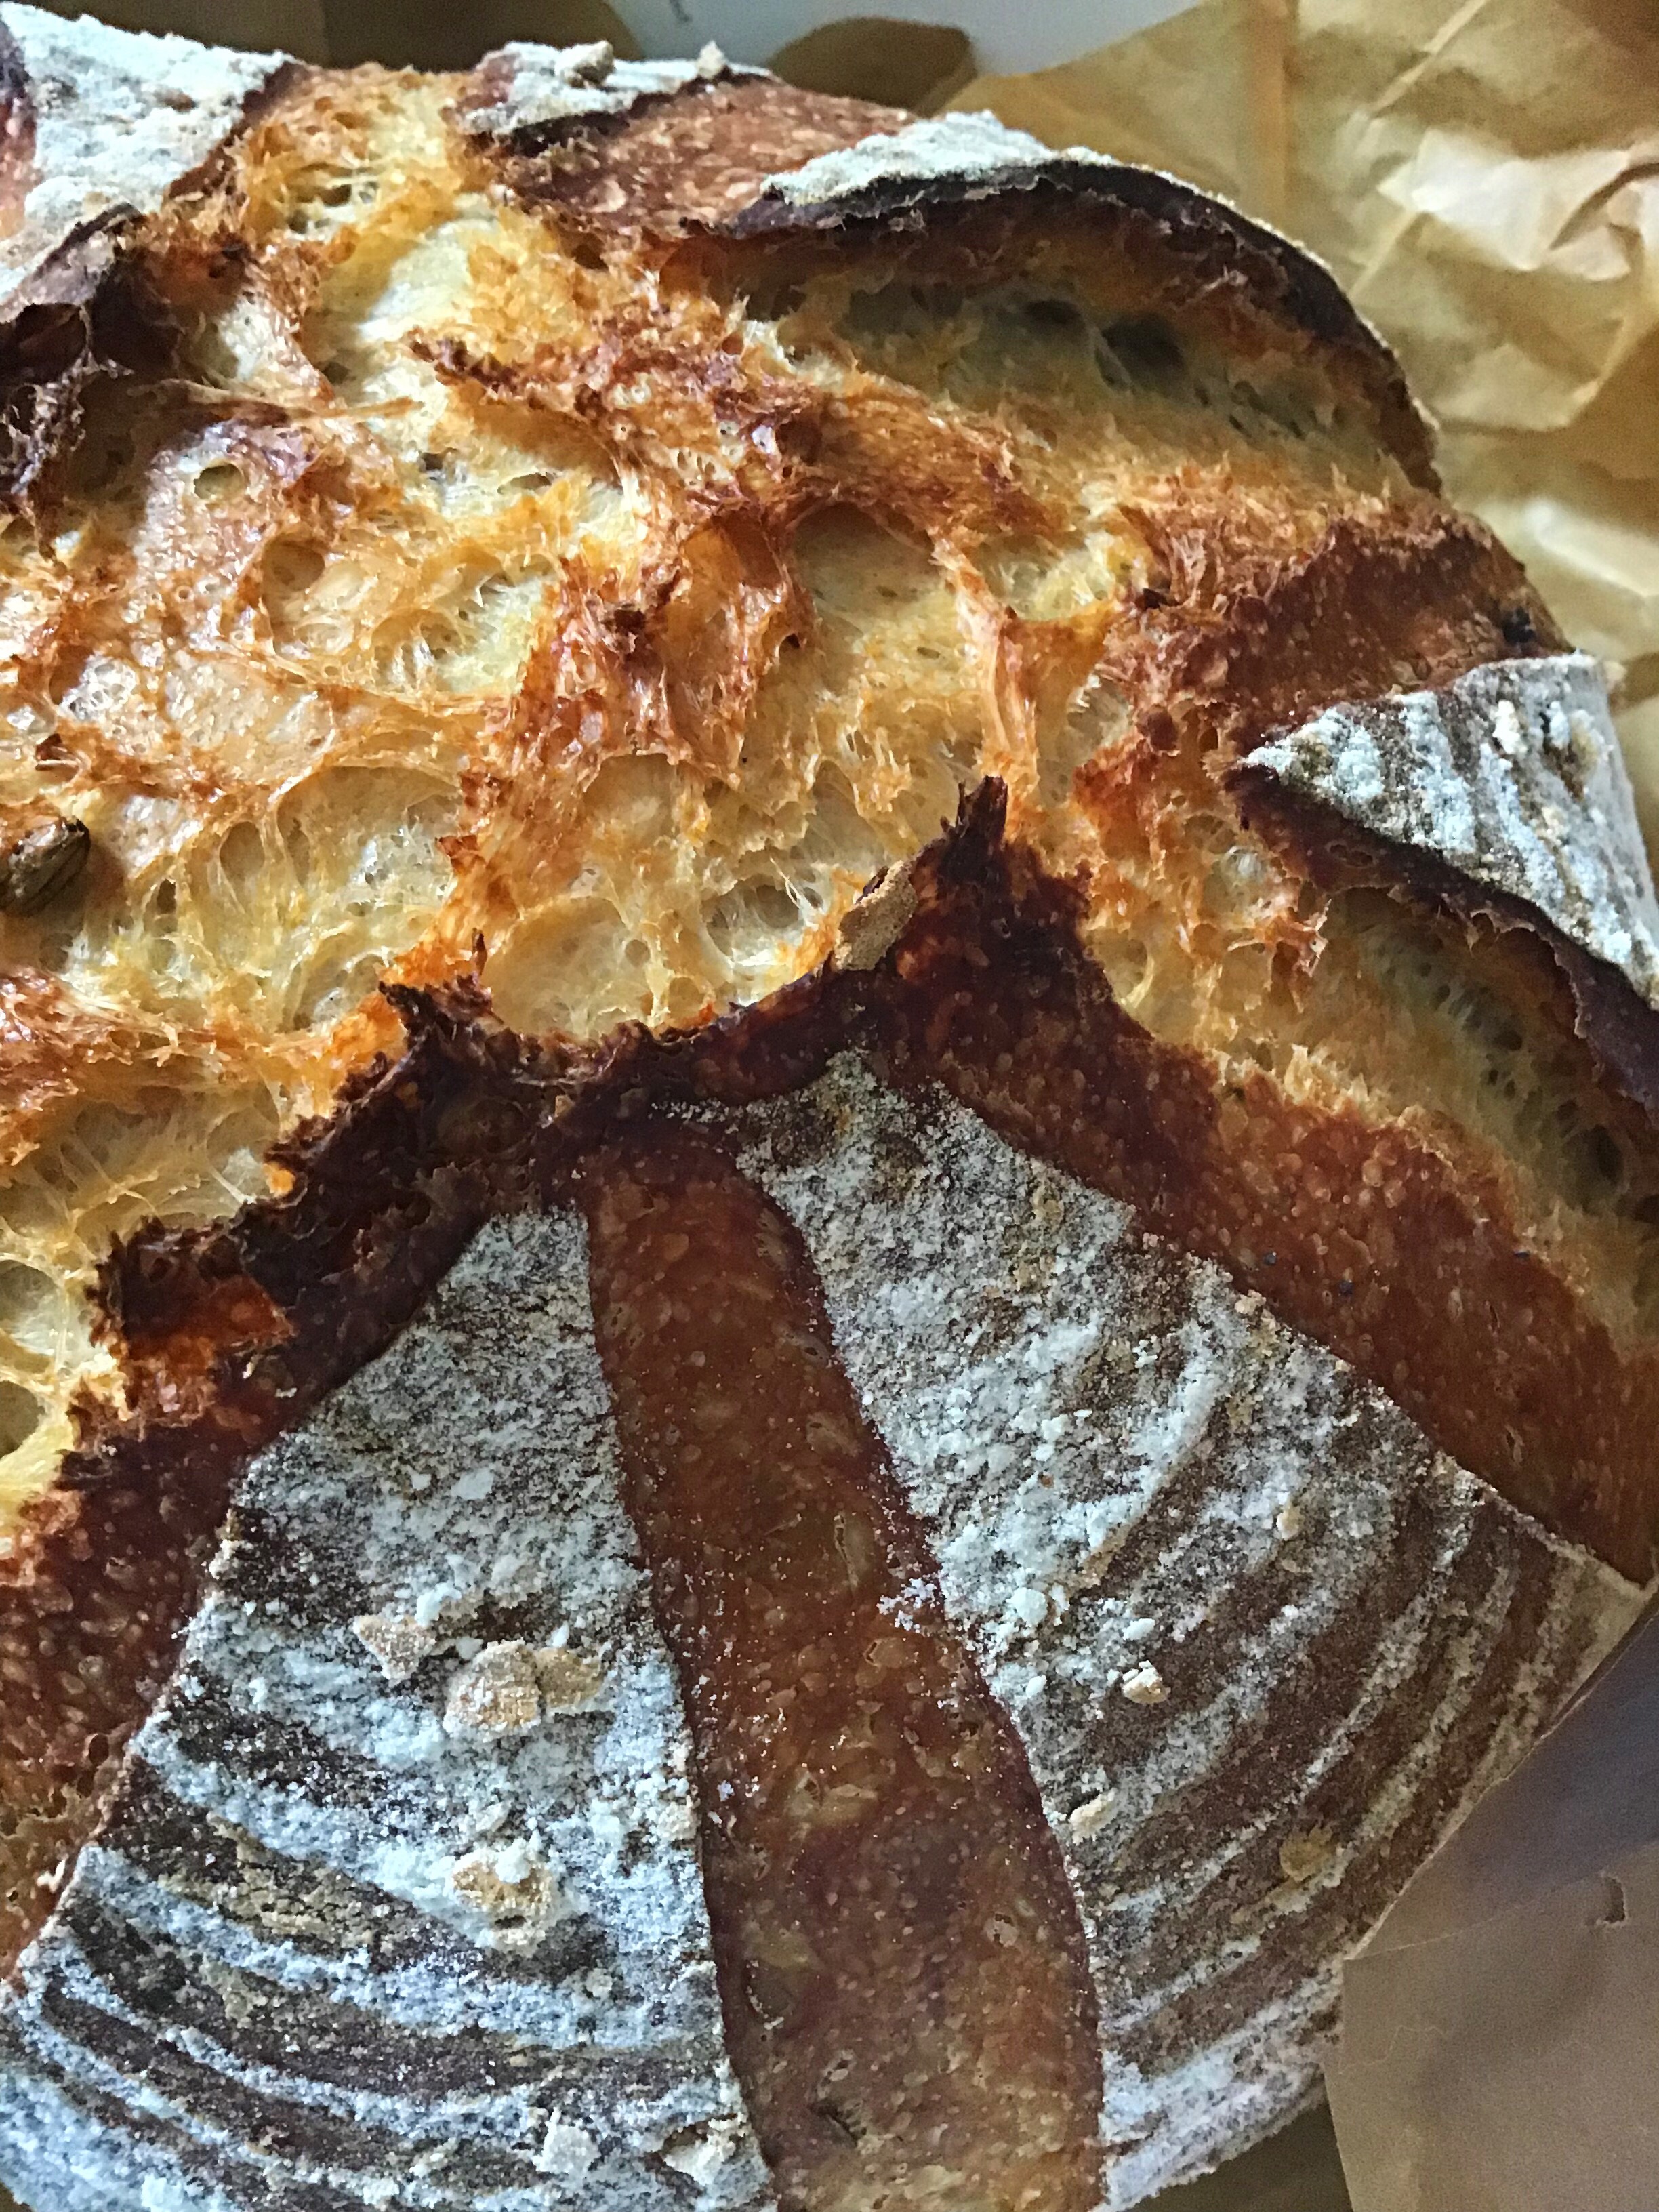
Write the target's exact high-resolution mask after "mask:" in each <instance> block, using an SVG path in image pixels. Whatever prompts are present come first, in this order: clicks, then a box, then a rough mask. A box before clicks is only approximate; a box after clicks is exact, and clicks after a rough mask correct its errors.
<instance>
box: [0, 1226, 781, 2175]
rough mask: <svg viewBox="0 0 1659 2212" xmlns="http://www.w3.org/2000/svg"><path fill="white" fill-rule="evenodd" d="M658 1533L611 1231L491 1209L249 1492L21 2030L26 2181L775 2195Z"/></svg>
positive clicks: (16, 2140) (18, 2017)
mask: <svg viewBox="0 0 1659 2212" xmlns="http://www.w3.org/2000/svg"><path fill="white" fill-rule="evenodd" d="M633 1551H634V1545H633V1539H632V1534H631V1532H630V1530H629V1528H628V1525H627V1522H626V1520H625V1518H624V1516H623V1510H622V1506H621V1503H620V1499H619V1498H618V1495H617V1483H616V1461H615V1456H614V1447H613V1444H612V1441H611V1429H610V1423H609V1419H608V1414H607V1406H606V1398H605V1384H604V1381H603V1378H602V1376H601V1375H600V1372H599V1361H598V1357H597V1354H596V1352H595V1349H594V1345H593V1336H592V1323H591V1321H590V1319H589V1312H588V1301H587V1290H586V1253H585V1249H584V1240H583V1237H582V1231H581V1226H580V1220H579V1219H578V1218H577V1217H575V1216H574V1214H571V1213H568V1212H567V1213H564V1214H562V1215H561V1216H559V1217H557V1218H552V1219H549V1218H538V1217H535V1216H530V1217H525V1218H519V1219H517V1220H513V1221H505V1222H497V1223H495V1224H493V1225H490V1226H489V1227H488V1228H486V1229H484V1230H483V1231H482V1232H481V1233H480V1234H479V1236H478V1237H477V1239H476V1240H475V1241H474V1242H473V1243H472V1244H471V1247H470V1249H468V1250H467V1252H466V1253H465V1255H464V1257H463V1258H462V1259H461V1260H460V1261H459V1263H458V1264H457V1265H456V1266H455V1267H454V1268H453V1270H452V1271H451V1272H450V1273H449V1274H448V1275H447V1278H446V1279H445V1280H444V1281H443V1283H442V1285H441V1287H440V1288H439V1289H438V1290H437V1291H436V1292H435V1294H434V1296H433V1297H432V1298H431V1299H430V1300H429V1302H428V1304H427V1305H426V1306H425V1308H424V1309H423V1310H422V1314H421V1316H420V1317H419V1318H418V1320H416V1322H414V1323H412V1324H411V1326H410V1328H407V1329H406V1330H405V1331H404V1334H403V1335H402V1336H401V1337H400V1338H399V1339H398V1342H397V1344H396V1345H395V1346H393V1347H392V1349H391V1350H390V1351H389V1352H386V1353H385V1354H384V1355H383V1356H382V1357H381V1358H380V1359H379V1360H377V1361H375V1362H374V1363H373V1364H370V1365H369V1366H368V1367H366V1368H364V1369H363V1370H362V1372H361V1373H360V1374H359V1375H357V1376H356V1377H355V1378H354V1380H353V1381H351V1382H350V1383H347V1384H346V1385H345V1386H344V1387H343V1389H340V1390H338V1391H337V1393H336V1394H335V1395H333V1396H332V1397H331V1398H330V1399H329V1401H327V1403H326V1405H325V1407H323V1408H322V1409H321V1411H319V1413H317V1414H316V1415H315V1416H314V1417H313V1419H311V1420H310V1421H309V1422H308V1423H307V1425H306V1426H305V1427H304V1429H303V1430H301V1431H300V1432H299V1433H297V1434H295V1435H293V1436H290V1437H288V1438H286V1439H284V1441H283V1442H282V1443H279V1444H277V1445H276V1446H275V1447H274V1448H273V1449H271V1450H270V1451H269V1452H268V1453H266V1454H265V1455H264V1456H263V1457H262V1458H261V1459H259V1460H258V1462H256V1463H255V1465H254V1467H253V1468H252V1470H251V1472H250V1474H249V1475H248V1477H247V1480H246V1482H245V1483H244V1484H243V1485H242V1486H241V1487H240V1490H239V1492H238V1494H237V1499H236V1505H235V1510H234V1517H233V1519H232V1522H230V1524H229V1528H228V1534H227V1538H226V1541H225V1544H224V1546H223V1548H222V1552H221V1553H220V1556H219V1558H218V1559H217V1561H216V1565H215V1568H214V1573H213V1578H212V1582H211V1584H210V1592H209V1595H208V1597H207V1601H206V1602H205V1604H204V1607H203V1608H202V1610H201V1612H200V1613H199V1614H198V1615H197V1619H196V1620H195V1622H194V1624H193V1626H192V1627H191V1633H190V1636H189V1638H188V1639H187V1641H186V1644H185V1650H184V1652H183V1655H182V1658H181V1662H180V1666H179V1672H178V1673H177V1674H176V1675H175V1676H174V1677H173V1683H172V1686H171V1688H170V1691H169V1693H168V1696H167V1700H166V1701H165V1703H164V1705H162V1707H161V1709H160V1710H159V1711H157V1712H156V1713H155V1716H154V1717H152V1719H151V1720H150V1722H149V1725H148V1727H147V1728H146V1729H145V1730H144V1732H143V1735H142V1736H141V1737H140V1739H139V1741H138V1742H137V1745H136V1747H135V1750H134V1756H133V1758H132V1760H131V1763H130V1764H129V1766H128V1769H127V1772H126V1777H125V1782H124V1784H123V1788H122V1791H121V1795H120V1796H119V1798H118V1802H117V1804H116V1806H115V1808H114V1810H113V1812H112V1816H111V1819H110V1821H109V1823H108V1825H107V1826H106V1828H105V1830H104V1831H103V1833H102V1835H101V1837H100V1839H99V1841H98V1842H97V1843H96V1844H94V1845H93V1846H91V1847H90V1848H89V1849H88V1850H87V1851H86V1852H84V1853H83V1854H82V1857H81V1859H80V1862H79V1863H78V1865H77V1867H76V1871H75V1874H74V1875H73V1877H72V1878H71V1881H70V1887H69V1889H68V1891H67V1893H65V1896H64V1900H63V1903H62V1905H61V1907H60V1909H59V1911H58V1914H57V1915H56V1917H55V1918H54V1920H53V1922H52V1927H51V1929H50V1931H49V1932H48V1934H47V1935H46V1936H44V1937H43V1938H42V1940H41V1942H40V1943H39V1944H38V1945H37V1946H36V1948H34V1949H33V1951H32V1952H31V1953H30V1954H28V1958H27V1963H26V1965H25V1966H24V1969H23V1972H22V1978H21V1985H20V1990H19V1994H18V1996H17V1997H16V1999H15V2002H12V2003H11V2004H9V2006H8V2007H7V2008H5V2011H4V2015H3V2020H0V2176H3V2178H4V2179H5V2181H6V2182H7V2183H9V2185H12V2186H14V2187H15V2188H17V2189H18V2190H20V2191H21V2192H22V2193H23V2195H24V2196H25V2197H28V2198H32V2199H33V2201H34V2202H35V2203H40V2204H42V2205H49V2206H51V2207H52V2208H53V2212H72V2209H73V2212H78V2209H79V2208H81V2207H83V2206H84V2207H86V2208H87V2212H92V2208H94V2207H95V2208H97V2209H98V2212H110V2208H111V2207H112V2206H115V2205H121V2206H124V2207H125V2206H127V2205H133V2206H137V2204H138V2203H140V2202H149V2201H152V2200H154V2201H158V2202H161V2203H213V2204H219V2203H232V2204H248V2205H261V2206H264V2205H269V2204H273V2203H275V2204H283V2205H293V2206H295V2207H296V2208H297V2207H299V2206H301V2205H309V2204H319V2205H320V2204H321V2203H368V2204H375V2203H398V2204H410V2205H420V2206H425V2207H430V2208H433V2212H440V2208H456V2212H459V2209H460V2208H471V2207H473V2206H476V2205H477V2203H479V2202H480V2201H481V2200H487V2201H488V2202H489V2203H491V2204H493V2205H498V2206H500V2207H501V2212H520V2208H522V2212H531V2208H532V2207H533V2208H540V2207H544V2206H545V2205H546V2204H547V2203H548V2202H549V2201H550V2194H551V2196H552V2197H553V2199H554V2201H557V2199H558V2198H559V2197H560V2196H561V2195H563V2196H566V2197H569V2196H573V2195H574V2197H576V2198H577V2199H578V2201H580V2203H583V2204H584V2205H589V2206H592V2207H594V2208H599V2207H611V2206H614V2207H617V2208H618V2212H671V2208H686V2207H694V2206H695V2207H697V2208H701V2212H739V2209H740V2208H745V2209H746V2208H755V2209H756V2212H758V2209H759V2208H762V2207H764V2206H768V2205H769V2204H770V2203H772V2202H773V2199H772V2194H771V2191H770V2189H769V2186H768V2185H767V2182H766V2179H765V2175H764V2172H763V2168H762V2166H761V2164H760V2160H759V2156H758V2154H757V2151H756V2148H755V2145H754V2140H753V2137H752V2136H751V2135H750V2130H749V2127H748V2124H747V2121H746V2120H745V2118H744V2112H743V2107H742V2105H741V2103H740V2101H739V2100H738V2091H737V2086H736V2083H735V2082H734V2081H733V2079H732V2073H731V2069H730V2067H729V2065H728V2064H727V2062H726V2053H725V2045H724V2039H723V2036H722V2033H721V2027H720V2005H719V2001H718V1998H717V1996H716V1993H715V1988H714V1965H713V1960H712V1959H711V1957H710V1955H709V1948H708V1923H707V1919H706V1916H705V1911H704V1906H703V1900H702V1881H701V1878H700V1875H699V1870H698V1860H697V1852H696V1840H695V1822H694V1819H693V1814H692V1809H691V1806H690V1776H689V1771H688V1770H689V1763H690V1739H689V1737H688V1735H687V1733H686V1729H685V1723H684V1718H683V1717H682V1714H681V1711H680V1704H679V1697H678V1690H677V1687H676V1685H675V1681H674V1677H673V1670H672V1667H671V1662H670V1660H669V1656H668V1653H667V1651H666V1650H665V1648H664V1646H663V1644H662V1643H661V1641H660V1639H659V1637H658V1634H657V1632H656V1629H655V1626H654V1624H653V1620H652V1617H651V1607H650V1599H649V1594H648V1591H647V1586H646V1583H645V1580H644V1577H643V1576H642V1574H641V1571H640V1569H639V1567H638V1565H637V1564H636V1563H635V1559H634V1558H633V1556H632V1555H633ZM301 2053H303V2057H301V2056H300V2054H301ZM123 2112H125V2114H126V2115H127V2117H126V2118H125V2119H123V2118H121V2117H120V2115H121V2114H122V2113H123ZM377 2192H378V2193H377Z"/></svg>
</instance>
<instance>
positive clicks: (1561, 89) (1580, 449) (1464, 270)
mask: <svg viewBox="0 0 1659 2212" xmlns="http://www.w3.org/2000/svg"><path fill="white" fill-rule="evenodd" d="M950 105H951V106H953V107H964V108H972V107H991V108H994V110H995V111H996V112H997V113H998V114H999V115H1000V116H1001V117H1002V118H1003V120H1004V121H1005V122H1007V123H1010V124H1013V125H1018V126H1019V127H1020V128H1022V129H1024V130H1027V131H1034V132H1035V133H1036V136H1037V137H1041V138H1044V139H1047V140H1048V141H1049V142H1050V143H1053V144H1055V145H1069V144H1082V145H1087V146H1093V147H1096V148H1097V149H1100V150H1101V151H1103V152H1106V153H1110V154H1113V155H1117V156H1118V157H1120V158H1121V159H1123V160H1127V161H1140V162H1146V163H1148V164H1150V165H1151V166H1152V167H1157V168H1164V169H1172V170H1175V171H1176V172H1178V173H1180V174H1182V175H1183V176H1188V177H1190V178H1192V179H1194V182H1196V183H1198V184H1200V185H1206V186H1207V187H1208V188H1209V189H1211V190H1212V191H1219V192H1222V193H1224V194H1225V195H1226V197H1228V198H1230V199H1232V200H1234V201H1236V202H1237V204H1238V205H1240V206H1241V207H1243V209H1244V210H1246V211H1247V212H1248V213H1249V214H1252V215H1255V216H1260V217H1261V218H1262V220H1264V221H1266V222H1271V223H1273V224H1274V225H1276V226H1277V227H1278V228H1280V229H1283V230H1285V231H1288V232H1289V233H1290V234H1291V235H1292V236H1293V237H1296V238H1297V239H1299V240H1303V241H1304V243H1305V244H1307V245H1309V246H1311V247H1312V248H1313V249H1314V251H1315V252H1316V253H1318V254H1319V255H1320V256H1321V257H1322V258H1323V259H1325V260H1326V261H1328V263H1329V264H1330V265H1331V266H1332V268H1333V269H1334V270H1335V272H1336V274H1337V276H1339V277H1340V279H1341V282H1342V283H1343V285H1344V286H1345V288H1346V289H1347V291H1348V292H1349V293H1350V295H1352V298H1353V299H1354V301H1356V303H1357V304H1358V307H1359V308H1360V309H1361V311H1362V312H1363V313H1364V314H1365V315H1367V316H1368V317H1369V318H1370V320H1371V321H1372V322H1374V323H1375V324H1376V326H1377V328H1378V329H1379V330H1380V331H1382V332H1383V336H1384V337H1387V338H1388V339H1389V342H1390V343H1392V344H1393V345H1394V346H1395V349H1396V350H1397V351H1398V353H1399V355H1400V357H1401V362H1402V363H1403V365H1404V367H1405V369H1406V373H1407V376H1408V377H1409V378H1410V380H1411V382H1412V385H1413V388H1414V390H1415V391H1416V392H1417V393H1418V396H1419V398H1420V399H1421V400H1422V401H1423V402H1424V403H1425V405H1426V406H1427V407H1428V409H1429V410H1430V411H1431V414H1432V415H1433V416H1435V417H1436V419H1437V422H1438V423H1439V425H1440V428H1441V447H1440V458H1441V466H1442V471H1443V476H1444V478H1445V483H1446V488H1447V490H1448V492H1449V494H1450V495H1451V497H1452V498H1453V499H1455V500H1456V501H1458V502H1459V503H1460V504H1462V505H1463V506H1465V507H1472V508H1473V509H1474V511H1475V512H1476V513H1478V514H1480V515H1481V516H1483V517H1484V518H1485V519H1486V521H1487V522H1489V523H1490V524H1491V525H1492V527H1493V529H1495V530H1496V531H1497V532H1498V535H1499V536H1500V537H1502V538H1504V541H1505V542H1506V543H1507V544H1509V545H1510V548H1511V549H1512V550H1514V551H1515V552H1516V554H1517V555H1518V556H1520V558H1521V559H1522V561H1523V562H1525V563H1526V565H1527V568H1528V571H1529V572H1530V574H1531V575H1532V577H1533V579H1534V581H1535V582H1536V584H1537V585H1538V586H1539V588H1540V589H1541V591H1542V592H1543V594H1544V596H1545V598H1546V599H1547V600H1548V602H1549V604H1550V605H1551V606H1552V607H1553V609H1554V611H1555V612H1556V614H1557V615H1558V616H1559V618H1560V620H1561V622H1562V623H1563V625H1564V626H1565V629H1567V630H1568V631H1569V632H1570V634H1571V635H1572V636H1573V638H1574V639H1575V640H1576V641H1577V642H1578V643H1580V644H1582V645H1583V646H1585V647H1588V648H1589V650H1590V651H1591V652H1594V653H1602V654H1604V655H1606V656H1607V657H1608V658H1610V659H1613V660H1615V661H1618V662H1619V663H1620V664H1621V665H1623V666H1624V668H1625V670H1626V677H1625V682H1624V688H1623V693H1622V709H1621V720H1620V732H1621V735H1622V736H1623V738H1624V742H1625V747H1626V753H1627V755H1628V757H1629V758H1630V763H1631V769H1632V775H1633V777H1634V779H1635V781H1636V784H1637V787H1638V798H1639V799H1640V802H1641V805H1642V810H1643V818H1644V824H1645V827H1646V829H1647V832H1648V836H1649V839H1650V843H1653V844H1655V845H1656V846H1659V6H1656V5H1654V4H1653V0H1202V4H1201V5H1200V6H1198V7H1196V8H1194V9H1189V10H1188V12H1187V13H1185V14H1184V15H1178V16H1176V17H1175V18H1173V19H1172V20H1171V21H1168V22H1165V23H1163V24H1160V25H1159V26H1158V27H1156V28H1154V29H1152V30H1150V31H1146V32H1142V33H1139V35H1138V36H1136V37H1133V38H1131V39H1127V40H1124V41H1122V42H1121V44H1119V45H1116V46H1109V47H1105V48H1103V49H1102V50H1101V51H1100V52H1097V53H1095V54H1092V55H1090V56H1088V57H1086V58H1085V59H1083V60H1081V61H1078V62H1074V63H1072V64H1068V65H1067V66H1066V67H1065V68H1062V69H1056V70H1045V71H1043V72H1042V73H1040V74H1037V75H1035V76H1024V77H979V78H976V79H975V81H974V82H971V83H970V84H969V85H967V86H966V87H965V88H963V90H962V91H961V92H960V93H958V94H957V95H956V96H955V98H954V99H953V100H951V102H950ZM1655 2203H1656V2204H1659V2189H1656V2191H1655Z"/></svg>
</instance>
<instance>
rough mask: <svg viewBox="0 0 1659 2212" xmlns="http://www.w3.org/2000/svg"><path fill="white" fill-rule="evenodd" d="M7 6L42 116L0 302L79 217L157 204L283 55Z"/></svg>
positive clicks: (2, 257)
mask: <svg viewBox="0 0 1659 2212" xmlns="http://www.w3.org/2000/svg"><path fill="white" fill-rule="evenodd" d="M0 16H3V19H4V21H5V25H6V27H7V29H8V30H9V32H10V33H11V34H12V36H13V37H14V38H15V40H16V41H17V44H18V46H19V48H20V49H21V52H22V57H23V64H24V66H25V68H26V69H27V72H28V78H29V94H30V98H31V100H32V102H33V108H34V116H35V146H34V182H33V185H32V187H31V188H30V191H29V194H28V197H27V201H26V203H25V204H24V211H23V221H22V224H21V228H19V229H18V230H16V231H15V232H14V234H12V235H11V237H9V239H7V240H5V241H4V243H3V245H0V301H4V299H5V298H6V297H7V296H8V295H9V294H10V293H11V292H12V291H13V290H15V288H16V286H17V285H18V284H19V283H21V280H22V279H23V277H24V276H27V274H28V272H29V271H30V270H31V269H33V268H34V267H36V266H37V265H38V264H39V263H40V261H41V260H42V259H43V258H45V257H46V254H48V253H50V252H52V250H53V248H55V247H56V246H60V245H62V243H63V242H64V240H65V239H66V238H67V237H68V236H69V234H70V232H71V231H72V230H74V229H75V228H76V227H77V226H78V225H80V224H82V223H85V222H91V221H92V220H94V218H95V217H96V216H100V215H102V214H104V213H105V212H106V211H107V210H110V209H112V208H115V207H123V208H131V209H133V210H136V211H137V213H138V214H140V215H150V214H153V213H154V212H155V210H156V209H157V208H158V207H160V205H161V202H162V201H163V199H165V198H166V197H167V193H168V192H169V191H171V190H172V189H173V186H174V185H176V184H178V183H179V179H181V178H184V177H186V176H188V175H189V174H190V173H191V170H192V169H195V168H197V167H199V166H200V164H201V163H202V162H203V161H205V160H206V159H207V158H208V156H209V155H210V154H211V153H212V152H213V150H214V149H215V148H216V146H217V145H218V144H219V143H220V142H221V140H222V139H223V138H224V137H227V136H228V133H229V132H230V131H233V130H234V128H235V126H236V125H237V123H238V122H239V121H240V118H241V115H242V111H243V109H244V108H245V106H246V104H247V101H248V100H249V98H250V97H251V96H252V94H254V93H256V92H258V90H259V89H260V88H261V87H263V86H264V85H265V84H267V83H269V82H270V79H271V78H272V77H273V76H275V75H276V71H277V70H279V69H281V68H282V67H283V64H284V61H285V59H286V57H284V56H283V55H282V54H260V53H242V52H237V51H236V50H234V49H233V48H231V47H228V46H198V45H197V43H196V41H195V40H193V39H180V38H175V37H173V36H171V35H168V36H166V37H161V38H156V37H152V36H151V35H150V34H149V33H148V32H143V31H116V30H112V29H111V28H110V27H109V25H108V24H106V23H100V22H98V21H95V20H94V18H93V17H92V16H90V15H79V16H76V18H74V20H73V21H64V18H63V17H62V16H59V15H48V14H47V13H46V10H45V9H40V8H25V7H7V8H4V9H0Z"/></svg>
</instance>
